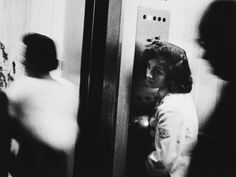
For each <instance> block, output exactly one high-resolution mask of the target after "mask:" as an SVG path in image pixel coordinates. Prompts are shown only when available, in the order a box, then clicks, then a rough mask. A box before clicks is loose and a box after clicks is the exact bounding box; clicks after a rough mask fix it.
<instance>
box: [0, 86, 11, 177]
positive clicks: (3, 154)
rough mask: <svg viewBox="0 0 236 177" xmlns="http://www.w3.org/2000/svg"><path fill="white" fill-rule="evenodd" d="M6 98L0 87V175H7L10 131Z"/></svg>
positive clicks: (4, 176) (1, 176)
mask: <svg viewBox="0 0 236 177" xmlns="http://www.w3.org/2000/svg"><path fill="white" fill-rule="evenodd" d="M7 106H8V99H7V96H6V94H5V92H4V91H2V90H1V89H0V140H1V145H0V177H7V176H8V172H9V160H10V140H11V139H10V137H11V136H10V131H9V122H8V118H9V117H8V111H7Z"/></svg>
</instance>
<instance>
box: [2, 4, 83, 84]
mask: <svg viewBox="0 0 236 177" xmlns="http://www.w3.org/2000/svg"><path fill="white" fill-rule="evenodd" d="M84 6H85V0H10V1H9V0H0V11H1V15H0V41H2V42H3V43H4V45H5V47H6V51H7V52H8V54H9V58H10V59H12V60H14V61H16V64H17V73H18V74H17V76H20V75H22V74H24V70H23V66H22V65H21V61H22V59H23V55H22V54H23V49H24V48H23V46H24V45H23V43H22V37H23V35H24V34H25V33H28V32H36V33H41V34H44V35H47V36H49V37H51V38H52V39H53V40H54V41H55V43H56V47H57V53H58V59H59V60H61V61H63V64H64V65H63V68H59V70H58V73H59V74H60V73H61V72H62V74H63V76H65V77H66V78H67V79H70V80H72V81H74V82H75V83H76V84H77V85H78V84H79V74H80V62H81V50H82V35H83V22H84ZM60 69H61V70H60Z"/></svg>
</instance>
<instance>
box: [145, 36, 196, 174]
mask: <svg viewBox="0 0 236 177" xmlns="http://www.w3.org/2000/svg"><path fill="white" fill-rule="evenodd" d="M143 57H144V59H145V61H146V64H147V65H146V69H147V72H146V79H147V85H148V86H149V87H151V88H158V91H157V96H158V101H157V103H156V106H155V109H154V111H153V113H152V115H151V116H150V120H149V123H150V129H151V133H152V135H153V138H154V140H153V141H154V142H153V144H154V147H153V150H152V151H151V153H150V154H149V155H148V157H147V160H146V169H147V174H148V176H152V177H160V176H162V177H184V176H185V175H186V171H187V169H188V166H189V163H190V158H191V153H192V150H193V148H194V146H195V144H196V142H197V135H198V118H197V114H196V110H195V105H194V103H193V101H192V98H191V96H190V94H189V93H190V92H191V90H192V77H191V70H190V67H189V64H188V59H187V55H186V52H185V51H184V49H182V48H180V47H178V46H176V45H174V44H171V43H168V42H164V41H159V40H154V41H153V42H152V43H151V44H150V45H149V47H148V48H147V49H146V50H145V51H144V53H143Z"/></svg>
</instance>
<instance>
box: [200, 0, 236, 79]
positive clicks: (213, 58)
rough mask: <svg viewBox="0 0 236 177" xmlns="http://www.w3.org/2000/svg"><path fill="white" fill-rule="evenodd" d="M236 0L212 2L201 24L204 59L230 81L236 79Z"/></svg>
mask: <svg viewBox="0 0 236 177" xmlns="http://www.w3.org/2000/svg"><path fill="white" fill-rule="evenodd" d="M235 19H236V1H234V0H218V1H214V2H212V3H211V4H210V5H209V6H208V8H207V9H206V11H205V13H204V14H203V16H202V18H201V20H200V24H199V44H200V45H201V46H202V47H203V48H204V50H205V54H204V56H203V58H204V59H206V60H208V61H209V63H210V64H211V65H212V67H213V71H214V73H215V74H216V75H217V76H219V77H220V78H222V79H224V80H228V81H232V80H236V69H235V65H234V63H235V60H236V20H235Z"/></svg>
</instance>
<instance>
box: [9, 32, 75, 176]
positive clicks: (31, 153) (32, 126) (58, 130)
mask: <svg viewBox="0 0 236 177" xmlns="http://www.w3.org/2000/svg"><path fill="white" fill-rule="evenodd" d="M23 43H24V44H25V46H26V48H25V61H24V65H25V70H26V73H27V76H23V77H22V78H19V79H18V80H16V81H15V82H13V83H12V84H11V85H10V87H9V88H8V89H7V95H8V97H9V113H10V116H11V127H12V131H13V132H12V134H13V138H14V139H15V140H16V142H18V144H19V149H18V150H17V155H16V159H15V162H14V168H13V169H14V170H13V171H12V175H13V176H14V177H70V176H72V175H73V174H72V172H73V158H74V156H73V154H74V148H75V143H76V139H77V136H78V125H77V111H78V92H79V90H78V89H76V87H75V86H74V85H73V84H72V83H70V82H69V81H67V80H65V79H62V78H55V77H52V76H51V75H50V71H52V70H55V69H56V68H57V66H58V60H57V53H56V46H55V43H54V41H53V40H52V39H50V38H49V37H47V36H44V35H41V34H37V33H30V34H26V35H25V36H24V37H23Z"/></svg>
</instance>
